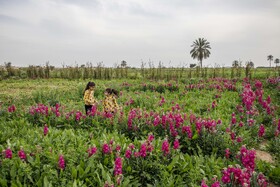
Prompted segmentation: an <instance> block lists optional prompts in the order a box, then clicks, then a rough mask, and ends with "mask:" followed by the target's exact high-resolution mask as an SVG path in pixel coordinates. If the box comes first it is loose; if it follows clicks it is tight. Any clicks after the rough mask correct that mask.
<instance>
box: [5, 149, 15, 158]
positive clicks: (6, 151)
mask: <svg viewBox="0 0 280 187" xmlns="http://www.w3.org/2000/svg"><path fill="white" fill-rule="evenodd" d="M3 152H4V154H5V158H9V159H12V157H13V152H12V150H11V149H10V148H7V149H6V150H4V151H3Z"/></svg>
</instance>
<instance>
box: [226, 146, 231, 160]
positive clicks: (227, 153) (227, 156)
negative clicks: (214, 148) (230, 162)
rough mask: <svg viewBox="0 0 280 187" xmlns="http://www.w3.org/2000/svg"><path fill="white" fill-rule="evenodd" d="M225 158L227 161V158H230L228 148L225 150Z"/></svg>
mask: <svg viewBox="0 0 280 187" xmlns="http://www.w3.org/2000/svg"><path fill="white" fill-rule="evenodd" d="M225 152H226V153H225V157H226V158H227V159H228V158H229V156H230V150H229V148H227V149H226V150H225Z"/></svg>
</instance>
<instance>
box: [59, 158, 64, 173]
mask: <svg viewBox="0 0 280 187" xmlns="http://www.w3.org/2000/svg"><path fill="white" fill-rule="evenodd" d="M58 167H59V169H62V170H64V169H65V160H64V157H63V155H59V159H58Z"/></svg>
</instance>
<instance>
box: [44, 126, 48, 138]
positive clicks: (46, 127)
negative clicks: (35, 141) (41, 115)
mask: <svg viewBox="0 0 280 187" xmlns="http://www.w3.org/2000/svg"><path fill="white" fill-rule="evenodd" d="M48 132H49V128H48V126H47V124H45V126H44V136H46V135H47V134H48Z"/></svg>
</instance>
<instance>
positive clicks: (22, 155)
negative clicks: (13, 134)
mask: <svg viewBox="0 0 280 187" xmlns="http://www.w3.org/2000/svg"><path fill="white" fill-rule="evenodd" d="M18 156H19V158H20V159H21V160H26V154H25V152H24V150H23V148H22V147H21V148H20V150H19V151H18Z"/></svg>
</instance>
